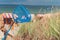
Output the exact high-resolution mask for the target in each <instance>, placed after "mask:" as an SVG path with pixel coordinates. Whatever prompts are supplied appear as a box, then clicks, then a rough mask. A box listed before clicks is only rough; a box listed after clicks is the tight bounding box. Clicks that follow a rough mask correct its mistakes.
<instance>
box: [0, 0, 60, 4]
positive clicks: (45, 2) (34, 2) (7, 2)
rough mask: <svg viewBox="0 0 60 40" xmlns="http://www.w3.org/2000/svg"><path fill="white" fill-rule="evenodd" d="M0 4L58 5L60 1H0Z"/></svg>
mask: <svg viewBox="0 0 60 40" xmlns="http://www.w3.org/2000/svg"><path fill="white" fill-rule="evenodd" d="M0 4H24V5H60V0H0Z"/></svg>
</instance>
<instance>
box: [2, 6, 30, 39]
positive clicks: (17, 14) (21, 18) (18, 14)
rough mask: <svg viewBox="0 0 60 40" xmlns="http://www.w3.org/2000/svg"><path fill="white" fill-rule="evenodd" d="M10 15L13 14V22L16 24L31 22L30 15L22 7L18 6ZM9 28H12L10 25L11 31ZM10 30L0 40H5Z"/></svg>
mask: <svg viewBox="0 0 60 40" xmlns="http://www.w3.org/2000/svg"><path fill="white" fill-rule="evenodd" d="M12 13H13V19H14V22H16V23H24V22H30V21H31V14H30V13H29V11H28V10H27V9H26V8H25V7H24V6H23V5H18V6H17V7H16V8H15V9H14V10H13V12H12ZM11 27H12V25H11V26H10V29H11ZM10 29H9V30H7V32H6V33H5V35H4V38H2V40H6V38H7V35H8V33H9V31H10Z"/></svg>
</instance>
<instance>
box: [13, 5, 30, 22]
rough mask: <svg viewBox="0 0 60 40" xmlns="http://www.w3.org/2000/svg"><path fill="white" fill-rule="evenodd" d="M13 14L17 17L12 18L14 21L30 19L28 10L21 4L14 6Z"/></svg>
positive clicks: (28, 20)
mask: <svg viewBox="0 0 60 40" xmlns="http://www.w3.org/2000/svg"><path fill="white" fill-rule="evenodd" d="M13 14H16V15H18V18H16V19H14V18H13V19H14V21H15V22H16V23H23V22H30V21H31V15H30V13H29V11H28V10H27V9H26V8H25V7H24V6H23V5H20V6H18V7H16V8H15V9H14V11H13Z"/></svg>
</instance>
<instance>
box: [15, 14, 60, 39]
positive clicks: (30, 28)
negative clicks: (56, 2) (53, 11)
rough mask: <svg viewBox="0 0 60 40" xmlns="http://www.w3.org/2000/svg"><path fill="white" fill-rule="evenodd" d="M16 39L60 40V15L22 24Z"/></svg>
mask: <svg viewBox="0 0 60 40" xmlns="http://www.w3.org/2000/svg"><path fill="white" fill-rule="evenodd" d="M16 40H60V16H58V15H52V16H51V17H50V18H48V17H44V18H43V19H41V20H37V21H36V22H29V23H22V24H20V30H19V31H18V34H17V36H16Z"/></svg>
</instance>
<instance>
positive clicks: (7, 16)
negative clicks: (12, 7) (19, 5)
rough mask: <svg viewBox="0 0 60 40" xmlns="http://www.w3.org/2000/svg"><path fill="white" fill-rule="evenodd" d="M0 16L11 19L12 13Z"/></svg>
mask: <svg viewBox="0 0 60 40" xmlns="http://www.w3.org/2000/svg"><path fill="white" fill-rule="evenodd" d="M2 16H3V18H13V17H12V13H3V14H2Z"/></svg>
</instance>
